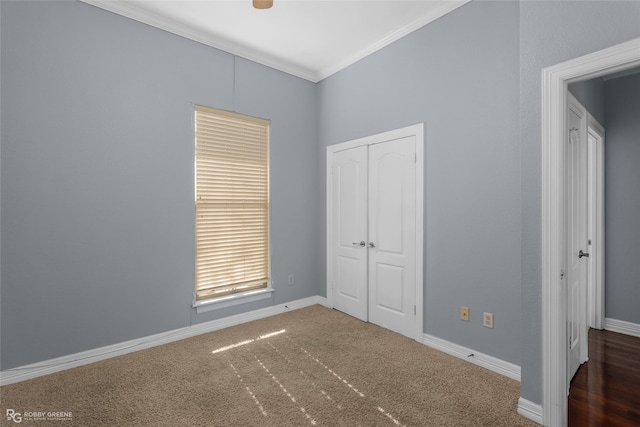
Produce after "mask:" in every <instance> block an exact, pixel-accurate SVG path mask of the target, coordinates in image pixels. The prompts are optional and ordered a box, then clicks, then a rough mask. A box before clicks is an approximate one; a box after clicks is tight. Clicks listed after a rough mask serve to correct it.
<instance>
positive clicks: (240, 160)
mask: <svg viewBox="0 0 640 427" xmlns="http://www.w3.org/2000/svg"><path fill="white" fill-rule="evenodd" d="M195 122H196V123H195V127H196V156H195V157H196V159H195V160H196V165H195V169H196V171H195V180H196V184H195V188H196V194H195V198H196V200H195V211H196V230H195V232H196V239H195V240H196V292H195V293H196V303H197V302H199V301H204V300H210V299H215V298H220V297H225V296H230V295H234V294H239V293H246V292H250V291H255V290H259V289H267V288H268V287H269V122H268V121H267V120H263V119H257V118H254V117H249V116H244V115H241V114H236V113H231V112H227V111H221V110H215V109H212V108H207V107H202V106H199V105H197V106H196V107H195Z"/></svg>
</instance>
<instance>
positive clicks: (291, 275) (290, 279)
mask: <svg viewBox="0 0 640 427" xmlns="http://www.w3.org/2000/svg"><path fill="white" fill-rule="evenodd" d="M289 284H290V285H293V274H290V275H289Z"/></svg>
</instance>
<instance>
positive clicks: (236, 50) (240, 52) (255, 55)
mask: <svg viewBox="0 0 640 427" xmlns="http://www.w3.org/2000/svg"><path fill="white" fill-rule="evenodd" d="M80 1H81V2H83V3H87V4H90V5H92V6H95V7H98V8H100V9H104V10H107V11H109V12H113V13H116V14H118V15H121V16H125V17H127V18H130V19H133V20H136V21H138V22H142V23H143V24H147V25H150V26H152V27H155V28H159V29H161V30H164V31H168V32H170V33H173V34H176V35H178V36H181V37H184V38H187V39H189V40H193V41H196V42H198V43H202V44H204V45H207V46H210V47H213V48H216V49H220V50H222V51H225V52H227V53H230V54H232V55H236V56H240V57H243V58H245V59H248V60H250V61H254V62H257V63H259V64H262V65H266V66H267V67H271V68H274V69H276V70H279V71H283V72H285V73H287V74H291V75H293V76H296V77H300V78H302V79H305V80H308V81H311V82H313V83H318V82H319V81H320V80H322V79H324V78H326V77H328V76H330V75H332V74H334V73H336V72H338V71H340V70H342V69H343V68H346V67H348V66H349V65H351V64H353V63H355V62H357V61H359V60H361V59H362V58H364V57H366V56H368V55H370V54H372V53H374V52H376V51H378V50H380V49H382V48H383V47H385V46H387V45H389V44H391V43H393V42H394V41H396V40H398V39H400V38H402V37H404V36H406V35H407V34H409V33H411V32H413V31H415V30H417V29H418V28H421V27H423V26H425V25H426V24H428V23H430V22H433V21H435V20H436V19H438V18H440V17H442V16H444V15H446V14H447V13H449V12H451V11H452V10H454V9H457V8H458V7H460V6H462V5H464V4H466V3H468V2H469V1H471V0H455V1H446V2H442V4H441V5H440V6H439V7H438V8H437V9H435V10H433V11H432V12H430V13H428V14H425V15H422V16H420V17H419V18H417V19H416V20H414V21H412V22H410V23H409V24H407V25H405V26H404V27H402V28H399V29H398V30H396V31H394V32H392V33H390V34H388V35H387V36H386V37H384V38H382V39H381V40H379V41H377V42H376V43H373V44H371V45H370V46H368V47H366V48H365V49H363V50H361V51H358V52H356V53H354V54H353V55H351V56H350V57H348V58H347V59H345V60H343V61H340V62H338V63H337V64H335V65H332V66H329V67H326V68H325V69H322V70H313V69H310V68H305V67H301V66H299V65H296V64H294V63H292V62H291V61H287V60H285V59H283V58H277V57H273V56H271V55H267V54H265V53H264V52H261V51H259V50H257V49H252V48H250V47H247V46H245V45H242V44H239V43H234V42H233V41H230V40H227V39H224V38H222V37H217V36H214V35H211V34H208V33H205V32H203V31H198V30H196V29H193V28H191V27H190V26H188V25H185V24H182V23H179V22H175V21H173V20H171V19H169V18H166V17H164V16H160V15H158V14H154V13H149V12H147V11H145V10H143V9H140V8H139V7H136V6H135V5H134V4H133V3H134V2H131V1H126V2H125V1H123V0H109V1H104V0H80Z"/></svg>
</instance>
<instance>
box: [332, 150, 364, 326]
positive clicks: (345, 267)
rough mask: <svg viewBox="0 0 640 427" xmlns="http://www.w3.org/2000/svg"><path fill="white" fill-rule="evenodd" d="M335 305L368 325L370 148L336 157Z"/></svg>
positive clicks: (333, 217)
mask: <svg viewBox="0 0 640 427" xmlns="http://www.w3.org/2000/svg"><path fill="white" fill-rule="evenodd" d="M331 172H332V187H333V188H332V205H333V210H332V212H331V221H332V230H331V232H332V236H331V241H332V246H333V248H332V249H333V250H332V253H333V256H332V258H333V259H332V260H331V262H332V269H331V270H332V282H333V286H334V287H333V292H334V298H333V305H334V307H335V308H336V309H338V310H340V311H343V312H345V313H347V314H350V315H351V316H354V317H356V318H358V319H360V320H363V321H367V319H368V316H367V295H368V289H367V246H366V244H367V147H366V146H363V147H358V148H352V149H349V150H344V151H339V152H336V153H334V154H333V165H332V171H331Z"/></svg>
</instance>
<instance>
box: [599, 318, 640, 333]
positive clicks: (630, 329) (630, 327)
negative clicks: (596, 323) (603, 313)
mask: <svg viewBox="0 0 640 427" xmlns="http://www.w3.org/2000/svg"><path fill="white" fill-rule="evenodd" d="M604 328H605V329H606V330H607V331H611V332H618V333H621V334H625V335H631V336H633V337H640V325H639V324H637V323H632V322H625V321H624V320H616V319H607V318H605V319H604Z"/></svg>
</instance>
